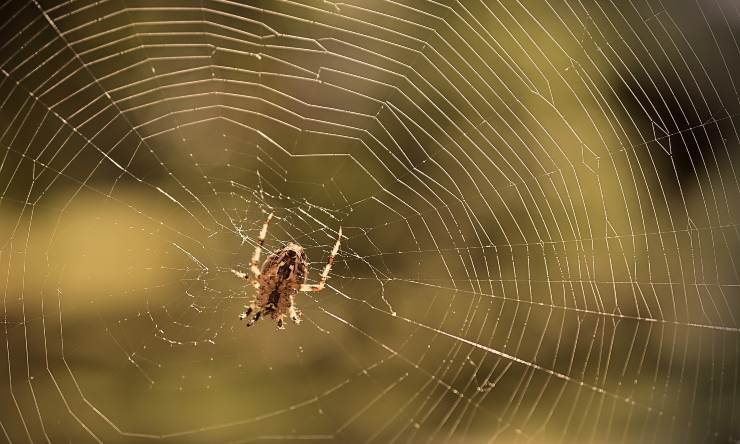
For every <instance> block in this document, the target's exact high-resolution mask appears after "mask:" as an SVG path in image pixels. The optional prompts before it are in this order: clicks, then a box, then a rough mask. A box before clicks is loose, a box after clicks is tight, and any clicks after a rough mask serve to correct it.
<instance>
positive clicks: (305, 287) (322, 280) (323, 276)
mask: <svg viewBox="0 0 740 444" xmlns="http://www.w3.org/2000/svg"><path fill="white" fill-rule="evenodd" d="M341 240H342V227H339V235H338V236H337V242H336V243H335V244H334V248H332V250H331V253H330V254H329V258H328V259H327V260H326V265H325V266H324V271H323V272H322V273H321V278H320V279H319V283H318V284H303V285H301V291H321V290H323V289H324V287H325V286H326V279H327V277H329V272H330V271H331V266H332V264H334V257H335V256H336V255H337V252H338V251H339V243H340V242H341Z"/></svg>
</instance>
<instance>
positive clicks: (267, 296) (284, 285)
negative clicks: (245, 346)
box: [231, 213, 342, 330]
mask: <svg viewBox="0 0 740 444" xmlns="http://www.w3.org/2000/svg"><path fill="white" fill-rule="evenodd" d="M271 219H272V213H270V215H269V216H267V220H266V221H265V224H264V225H263V226H262V230H261V231H260V237H259V239H258V240H257V248H256V249H255V250H254V253H253V254H252V262H251V263H250V267H249V269H250V271H251V272H252V273H251V274H252V276H251V277H250V276H248V275H247V273H244V272H241V271H237V270H231V272H232V273H234V274H235V275H237V276H238V277H240V278H243V279H246V280H248V281H250V283H251V284H252V286H253V287H254V288H255V289H256V290H257V295H256V297H255V299H254V300H252V302H251V303H250V304H249V306H245V307H244V308H245V309H246V310H245V311H244V313H242V314H240V315H239V319H242V320H243V319H246V318H247V317H249V315H251V314H252V313H254V316H253V317H252V318H251V319H249V320H248V321H247V327H249V326H251V325H252V324H254V323H255V322H257V321H259V320H260V318H261V317H262V315H270V316H271V317H272V319H273V320H277V327H278V329H280V330H283V329H285V325H284V322H283V319H284V318H285V315H286V313H287V314H288V315H289V316H290V319H291V320H292V321H293V322H295V323H296V324H300V322H301V312H300V310H298V309H297V308H296V306H295V302H294V301H293V296H294V295H295V294H296V293H298V292H299V291H321V290H323V289H324V286H326V279H327V278H328V276H329V271H331V266H332V264H333V263H334V257H335V256H336V255H337V252H338V251H339V241H340V240H341V239H342V228H341V227H340V228H339V235H338V236H337V242H336V243H335V244H334V248H333V249H332V250H331V253H330V254H329V257H328V259H327V260H326V266H324V271H323V273H321V278H320V279H319V283H318V284H306V283H305V282H306V278H308V261H307V259H306V254H305V253H304V252H303V247H301V246H300V245H298V244H296V243H294V242H288V244H287V245H285V246H284V247H283V248H281V249H279V250H276V251H275V252H274V253H272V254H271V255H270V256H268V257H267V260H265V262H264V263H263V264H262V270H261V271H260V269H259V268H258V267H257V264H258V263H259V260H260V253H261V252H262V245H263V244H264V243H265V236H266V235H267V226H268V225H269V224H270V220H271Z"/></svg>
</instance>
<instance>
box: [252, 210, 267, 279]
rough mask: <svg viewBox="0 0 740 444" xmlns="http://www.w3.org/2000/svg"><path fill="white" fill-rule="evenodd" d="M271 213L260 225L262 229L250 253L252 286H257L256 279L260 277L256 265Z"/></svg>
mask: <svg viewBox="0 0 740 444" xmlns="http://www.w3.org/2000/svg"><path fill="white" fill-rule="evenodd" d="M272 214H273V213H270V215H269V216H267V220H266V221H265V224H264V225H262V229H261V230H260V236H259V238H258V239H257V248H255V249H254V253H252V261H251V262H250V263H249V269H250V270H251V271H252V279H253V281H252V282H253V283H252V285H254V288H259V284H258V280H259V277H260V274H261V273H260V269H259V267H258V266H257V264H258V263H259V260H260V254H261V253H262V245H263V244H264V243H265V236H267V226H268V225H270V220H272Z"/></svg>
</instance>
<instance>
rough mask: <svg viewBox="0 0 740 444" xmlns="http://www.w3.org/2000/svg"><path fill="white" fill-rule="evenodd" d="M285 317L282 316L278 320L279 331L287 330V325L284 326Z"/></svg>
mask: <svg viewBox="0 0 740 444" xmlns="http://www.w3.org/2000/svg"><path fill="white" fill-rule="evenodd" d="M284 316H285V315H282V314H281V315H280V316H278V319H277V328H278V330H285V325H284V324H283V317H284Z"/></svg>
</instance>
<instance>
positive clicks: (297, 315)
mask: <svg viewBox="0 0 740 444" xmlns="http://www.w3.org/2000/svg"><path fill="white" fill-rule="evenodd" d="M288 315H289V316H290V320H291V321H293V322H295V324H296V325H298V324H300V323H301V311H300V310H298V309H297V308H296V307H295V302H294V301H293V296H292V295H291V296H290V307H288Z"/></svg>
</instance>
